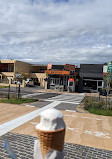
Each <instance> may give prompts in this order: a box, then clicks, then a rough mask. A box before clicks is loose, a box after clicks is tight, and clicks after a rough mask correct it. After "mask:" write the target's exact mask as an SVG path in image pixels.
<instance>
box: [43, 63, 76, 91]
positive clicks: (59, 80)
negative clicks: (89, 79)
mask: <svg viewBox="0 0 112 159" xmlns="http://www.w3.org/2000/svg"><path fill="white" fill-rule="evenodd" d="M45 73H46V74H47V79H46V81H47V88H48V89H55V90H56V89H58V90H62V91H67V90H69V91H72V92H74V91H75V87H76V79H77V75H78V73H77V72H75V65H70V64H65V65H52V64H48V67H47V70H46V71H45Z"/></svg>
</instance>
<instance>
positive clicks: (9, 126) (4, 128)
mask: <svg viewBox="0 0 112 159" xmlns="http://www.w3.org/2000/svg"><path fill="white" fill-rule="evenodd" d="M60 103H61V102H59V101H55V102H53V103H50V104H48V105H46V106H45V107H43V108H40V109H38V110H35V111H33V112H31V113H28V114H25V115H23V116H20V117H19V118H16V119H13V120H11V121H9V122H6V123H4V124H1V125H0V136H2V135H4V134H6V133H7V132H9V131H11V130H13V129H15V128H17V127H19V126H20V125H22V124H24V123H26V122H28V121H30V120H32V119H34V118H36V117H37V116H39V114H40V113H41V112H42V111H43V110H46V109H50V108H54V107H56V106H57V105H58V104H60Z"/></svg>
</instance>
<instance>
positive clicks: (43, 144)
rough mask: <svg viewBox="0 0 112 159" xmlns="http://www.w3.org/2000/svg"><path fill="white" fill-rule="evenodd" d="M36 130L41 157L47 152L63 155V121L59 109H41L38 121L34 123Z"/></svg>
mask: <svg viewBox="0 0 112 159" xmlns="http://www.w3.org/2000/svg"><path fill="white" fill-rule="evenodd" d="M36 131H37V136H38V139H39V142H40V150H41V152H42V156H43V158H45V157H46V155H48V154H49V153H50V155H53V153H54V154H56V155H58V156H61V155H62V156H63V147H64V136H65V122H64V120H63V114H62V113H61V112H60V111H58V110H56V109H54V108H53V109H47V110H45V111H43V112H42V113H41V114H40V123H39V124H38V125H36ZM58 158H60V157H58ZM53 159H54V158H53Z"/></svg>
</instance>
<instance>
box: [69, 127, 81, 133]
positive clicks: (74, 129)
mask: <svg viewBox="0 0 112 159" xmlns="http://www.w3.org/2000/svg"><path fill="white" fill-rule="evenodd" d="M67 129H68V130H72V131H76V132H79V130H78V128H70V127H67Z"/></svg>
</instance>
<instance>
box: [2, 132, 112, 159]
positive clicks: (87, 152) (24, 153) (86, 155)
mask: <svg viewBox="0 0 112 159" xmlns="http://www.w3.org/2000/svg"><path fill="white" fill-rule="evenodd" d="M36 139H37V138H36V137H33V136H29V135H22V134H15V133H7V134H5V135H3V136H2V137H0V159H10V158H9V156H8V154H7V152H6V150H5V149H4V146H3V145H4V142H5V141H6V140H8V141H9V142H10V145H11V147H12V149H13V150H14V152H15V154H16V155H17V158H18V159H33V147H34V140H36ZM64 151H65V157H64V159H112V151H108V150H103V149H97V148H92V147H88V146H82V145H77V144H70V143H65V145H64Z"/></svg>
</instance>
